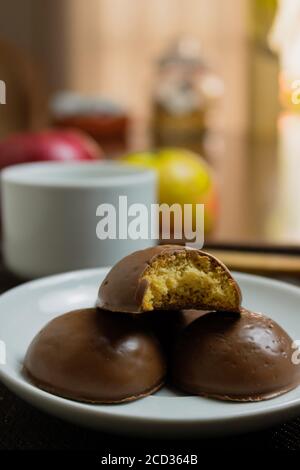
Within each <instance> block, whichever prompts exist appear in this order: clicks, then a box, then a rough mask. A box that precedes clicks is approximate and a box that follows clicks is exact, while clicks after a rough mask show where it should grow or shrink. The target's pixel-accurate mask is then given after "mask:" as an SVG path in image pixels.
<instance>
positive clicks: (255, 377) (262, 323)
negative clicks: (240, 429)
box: [171, 309, 300, 401]
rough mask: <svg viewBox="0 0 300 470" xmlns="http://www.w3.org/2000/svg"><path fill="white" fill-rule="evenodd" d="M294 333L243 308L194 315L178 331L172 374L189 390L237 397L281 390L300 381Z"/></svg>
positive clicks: (247, 398)
mask: <svg viewBox="0 0 300 470" xmlns="http://www.w3.org/2000/svg"><path fill="white" fill-rule="evenodd" d="M293 352H294V349H293V348H292V339H291V338H290V337H289V335H288V334H287V333H286V332H285V331H284V330H283V329H282V328H281V327H280V326H279V325H278V324H277V323H276V322H275V321H273V320H271V319H270V318H268V317H266V316H264V315H262V314H259V313H254V312H250V311H248V310H246V309H241V313H240V315H239V314H238V313H230V314H228V313H227V314H226V315H224V313H223V312H212V313H207V314H206V315H204V316H202V317H200V318H198V319H196V320H195V321H193V322H192V323H190V325H188V326H187V327H186V328H185V329H184V330H183V331H182V333H181V334H180V336H179V337H178V339H177V341H176V344H175V346H174V351H173V360H172V372H171V375H172V379H173V382H174V384H175V385H176V386H177V387H179V388H180V389H182V390H184V391H185V392H187V393H192V394H195V395H203V396H207V397H213V398H218V399H222V400H235V401H258V400H263V399H268V398H273V397H276V396H277V395H281V394H282V393H285V392H287V391H289V390H291V389H292V388H294V387H296V386H297V385H298V384H299V378H300V375H299V373H300V366H297V365H295V364H293V362H292V355H293Z"/></svg>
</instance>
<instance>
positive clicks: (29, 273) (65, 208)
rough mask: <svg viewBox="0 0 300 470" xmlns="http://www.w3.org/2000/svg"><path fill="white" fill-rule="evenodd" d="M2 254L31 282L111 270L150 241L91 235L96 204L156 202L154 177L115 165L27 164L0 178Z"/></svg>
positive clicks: (114, 163) (153, 174)
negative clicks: (67, 273)
mask: <svg viewBox="0 0 300 470" xmlns="http://www.w3.org/2000/svg"><path fill="white" fill-rule="evenodd" d="M1 192H2V196H1V203H2V230H3V255H4V261H5V263H6V265H7V267H8V268H9V269H10V270H11V271H13V272H14V273H15V274H17V275H19V276H22V277H25V278H33V277H40V276H45V275H48V274H52V273H57V272H63V271H69V270H75V269H81V268H90V267H100V266H110V265H113V264H114V263H115V262H116V261H118V260H119V259H121V258H122V257H124V256H126V255H127V254H129V253H131V252H132V251H135V250H140V249H143V248H146V247H148V246H152V245H155V244H156V243H157V241H156V240H151V239H145V240H143V239H138V240H132V239H128V238H127V239H121V240H120V239H118V238H117V239H105V240H101V239H99V238H98V237H97V235H96V226H97V223H98V222H99V217H97V215H96V211H97V207H98V206H99V205H100V204H103V203H108V204H112V205H114V206H115V207H116V208H118V204H119V196H127V201H128V205H131V204H134V203H142V204H144V205H145V206H147V208H148V209H149V211H150V205H151V204H152V203H155V202H156V174H155V173H154V172H153V171H151V170H146V169H141V168H135V167H132V166H126V165H124V164H121V163H118V162H88V163H82V162H80V163H55V162H43V163H30V164H24V165H16V166H11V167H9V168H6V169H5V170H3V171H2V175H1Z"/></svg>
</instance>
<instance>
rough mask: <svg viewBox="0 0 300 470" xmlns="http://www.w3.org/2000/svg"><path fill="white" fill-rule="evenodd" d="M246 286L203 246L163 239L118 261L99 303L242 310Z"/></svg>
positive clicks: (126, 308) (124, 307) (128, 308)
mask: <svg viewBox="0 0 300 470" xmlns="http://www.w3.org/2000/svg"><path fill="white" fill-rule="evenodd" d="M240 304H241V292H240V289H239V287H238V285H237V283H236V281H235V280H234V279H233V277H232V275H231V274H230V272H229V271H228V269H227V268H226V267H225V266H224V265H223V264H222V263H221V262H220V261H219V260H217V259H216V258H215V257H213V256H212V255H210V254H208V253H205V252H203V251H201V250H197V249H193V248H189V247H184V246H178V245H161V246H157V247H154V248H148V249H145V250H141V251H136V252H134V253H132V254H131V255H129V256H126V257H125V258H123V259H122V260H121V261H119V262H118V263H117V264H116V265H115V266H114V267H113V268H112V269H111V271H110V272H109V273H108V275H107V276H106V278H105V279H104V281H103V282H102V284H101V286H100V289H99V296H98V302H97V305H98V306H99V307H100V308H104V309H106V310H110V311H113V312H129V313H141V312H148V311H152V310H177V309H201V310H222V311H238V310H239V308H240Z"/></svg>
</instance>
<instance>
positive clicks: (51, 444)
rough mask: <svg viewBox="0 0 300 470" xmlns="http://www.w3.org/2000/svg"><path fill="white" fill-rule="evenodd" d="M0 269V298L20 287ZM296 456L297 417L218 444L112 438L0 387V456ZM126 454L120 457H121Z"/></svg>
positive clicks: (299, 434)
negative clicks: (241, 452)
mask: <svg viewBox="0 0 300 470" xmlns="http://www.w3.org/2000/svg"><path fill="white" fill-rule="evenodd" d="M19 283H20V281H19V280H18V279H16V278H14V277H13V276H12V275H10V274H9V273H8V272H6V270H5V269H4V268H3V266H2V265H0V293H2V292H4V291H6V290H7V289H9V288H11V287H13V286H15V285H17V284H19ZM236 448H242V449H243V448H247V449H252V450H253V449H290V450H300V417H299V418H298V419H296V420H293V421H291V422H287V423H284V424H281V425H279V426H276V427H274V428H271V429H266V430H264V431H260V432H255V433H251V434H243V435H237V436H232V437H229V438H220V439H219V438H218V439H193V440H190V439H189V440H179V441H175V440H158V439H155V436H153V439H139V438H126V437H117V436H114V435H109V434H104V433H102V432H97V431H93V430H90V429H85V428H81V427H79V426H74V425H71V424H69V423H65V422H63V421H61V420H59V419H57V418H54V417H52V416H49V415H47V414H45V413H42V412H40V411H38V410H36V409H34V408H32V407H31V406H30V405H28V404H27V403H25V402H23V401H22V400H21V399H19V398H17V397H16V396H15V395H14V394H12V393H11V392H10V391H9V390H7V388H6V387H5V386H4V385H2V384H1V383H0V449H1V450H6V449H7V450H12V449H14V450H95V451H97V453H98V455H100V456H101V453H106V454H107V453H108V452H113V453H114V454H115V455H118V453H119V452H122V451H123V455H134V454H136V453H137V451H138V452H143V451H145V452H147V453H151V454H152V453H155V452H163V453H168V452H169V453H170V452H174V453H175V454H180V453H182V452H184V451H186V452H187V451H188V452H189V453H191V452H194V453H197V452H198V453H200V451H203V450H206V449H226V450H228V449H232V450H234V449H236ZM124 452H125V454H124Z"/></svg>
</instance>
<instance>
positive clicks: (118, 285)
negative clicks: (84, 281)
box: [97, 245, 242, 313]
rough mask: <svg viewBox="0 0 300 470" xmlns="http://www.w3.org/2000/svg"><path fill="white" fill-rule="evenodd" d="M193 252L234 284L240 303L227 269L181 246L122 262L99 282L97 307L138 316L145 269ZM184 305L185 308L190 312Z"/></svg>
mask: <svg viewBox="0 0 300 470" xmlns="http://www.w3.org/2000/svg"><path fill="white" fill-rule="evenodd" d="M185 250H194V251H195V252H198V253H200V254H203V255H205V256H207V257H209V258H210V259H211V260H213V261H214V263H215V265H216V266H222V268H223V269H224V271H226V273H227V274H228V278H229V279H230V280H231V281H232V282H234V285H235V286H236V289H237V294H238V297H239V304H240V303H241V297H242V296H241V291H240V289H239V287H238V285H237V283H236V281H235V280H234V279H233V277H232V275H231V273H230V272H229V270H228V269H227V268H226V266H225V265H224V264H223V263H221V261H219V260H217V259H216V258H215V257H214V256H212V255H210V254H209V253H205V252H203V251H201V250H196V249H194V248H190V247H185V246H181V245H159V246H156V247H152V248H146V249H145V250H140V251H135V252H134V253H132V254H130V255H128V256H126V257H125V258H123V259H121V260H120V261H119V262H118V263H117V264H115V266H113V268H112V269H111V270H110V272H109V273H108V274H107V276H106V277H105V279H104V281H103V282H102V284H101V286H100V289H99V295H98V301H97V306H98V307H100V308H104V309H106V310H110V311H112V312H129V313H141V312H142V301H143V296H144V294H145V292H146V289H147V287H148V283H147V281H146V280H142V279H141V278H142V276H143V274H144V271H145V269H146V268H147V267H148V266H149V264H150V263H151V262H152V261H154V259H155V258H156V257H158V256H160V255H164V254H174V253H178V252H179V251H185ZM193 307H195V306H194V305H191V306H189V305H187V306H186V308H193Z"/></svg>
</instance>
